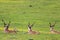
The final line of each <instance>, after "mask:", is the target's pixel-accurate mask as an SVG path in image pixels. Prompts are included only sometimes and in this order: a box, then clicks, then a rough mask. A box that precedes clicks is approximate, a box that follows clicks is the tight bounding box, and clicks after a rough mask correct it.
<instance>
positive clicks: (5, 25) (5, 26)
mask: <svg viewBox="0 0 60 40" xmlns="http://www.w3.org/2000/svg"><path fill="white" fill-rule="evenodd" d="M2 22H3V23H4V32H5V33H16V32H17V31H16V30H15V29H14V30H9V26H10V23H11V21H9V23H5V21H4V20H3V19H2Z"/></svg>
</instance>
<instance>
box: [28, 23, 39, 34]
mask: <svg viewBox="0 0 60 40" xmlns="http://www.w3.org/2000/svg"><path fill="white" fill-rule="evenodd" d="M33 25H34V24H30V23H29V24H28V34H40V32H37V31H33V30H32V27H33Z"/></svg>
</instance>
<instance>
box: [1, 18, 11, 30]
mask: <svg viewBox="0 0 60 40" xmlns="http://www.w3.org/2000/svg"><path fill="white" fill-rule="evenodd" d="M2 22H3V23H4V29H5V30H8V28H9V26H10V23H11V21H9V23H8V24H7V23H5V21H4V20H3V19H2Z"/></svg>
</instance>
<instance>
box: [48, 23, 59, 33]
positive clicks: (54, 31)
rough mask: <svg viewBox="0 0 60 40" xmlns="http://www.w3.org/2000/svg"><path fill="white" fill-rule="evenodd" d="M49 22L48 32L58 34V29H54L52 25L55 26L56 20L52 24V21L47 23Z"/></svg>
mask: <svg viewBox="0 0 60 40" xmlns="http://www.w3.org/2000/svg"><path fill="white" fill-rule="evenodd" d="M49 24H50V32H51V33H53V34H60V32H59V31H56V30H54V26H55V24H56V22H55V23H54V24H52V23H49Z"/></svg>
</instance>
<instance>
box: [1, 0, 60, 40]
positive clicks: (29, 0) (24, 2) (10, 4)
mask: <svg viewBox="0 0 60 40" xmlns="http://www.w3.org/2000/svg"><path fill="white" fill-rule="evenodd" d="M1 19H4V20H5V22H6V23H8V22H9V20H10V21H11V24H10V28H12V29H14V28H17V29H19V30H20V32H18V33H17V34H10V33H9V34H6V33H4V32H3V23H2V21H1ZM55 21H56V25H55V29H56V30H59V31H60V0H0V40H29V39H34V40H60V35H59V34H49V32H50V30H49V22H52V23H53V22H55ZM29 22H30V23H31V24H33V23H34V26H33V27H32V28H33V30H36V31H40V32H41V34H40V35H29V34H27V33H26V32H27V25H28V23H29ZM1 28H2V29H1Z"/></svg>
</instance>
